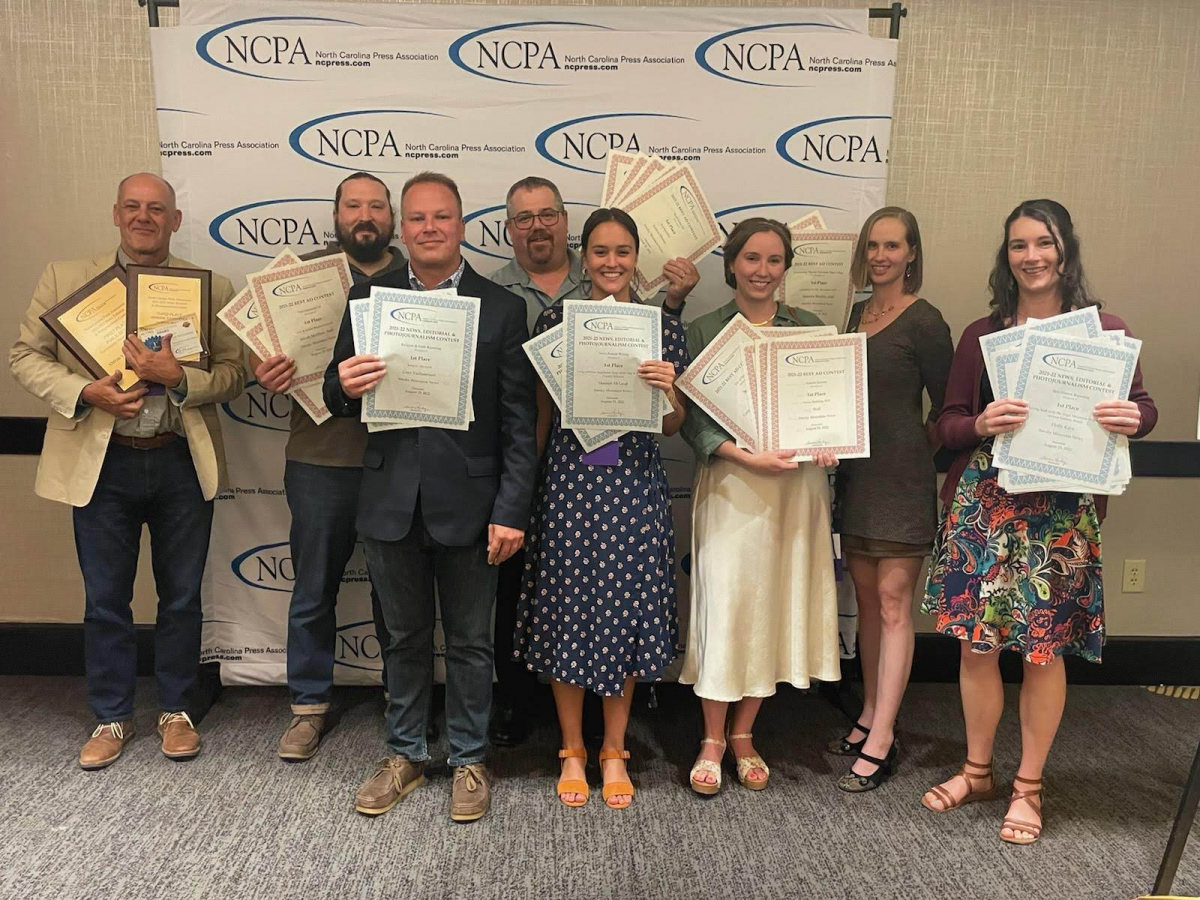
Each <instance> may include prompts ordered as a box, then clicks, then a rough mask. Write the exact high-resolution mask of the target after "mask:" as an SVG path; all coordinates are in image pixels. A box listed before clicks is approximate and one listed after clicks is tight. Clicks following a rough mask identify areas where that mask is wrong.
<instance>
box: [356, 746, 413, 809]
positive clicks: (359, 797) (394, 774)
mask: <svg viewBox="0 0 1200 900" xmlns="http://www.w3.org/2000/svg"><path fill="white" fill-rule="evenodd" d="M424 783H425V763H423V762H412V761H411V760H407V759H405V758H404V757H403V756H388V757H385V758H383V759H381V760H380V761H379V768H378V770H377V771H376V772H375V774H374V775H372V776H371V778H370V779H369V780H368V781H367V783H366V784H364V785H363V786H362V787H360V788H359V789H358V793H357V794H355V795H354V808H355V809H356V810H358V811H359V812H360V813H362V814H363V815H367V816H381V815H383V814H384V813H385V812H387V811H388V810H389V809H391V808H392V807H393V806H395V805H396V804H397V803H399V802H400V800H401V799H402V798H403V797H404V796H405V795H406V794H408V793H409V792H411V791H413V790H415V789H416V788H419V787H420V786H421V785H423V784H424Z"/></svg>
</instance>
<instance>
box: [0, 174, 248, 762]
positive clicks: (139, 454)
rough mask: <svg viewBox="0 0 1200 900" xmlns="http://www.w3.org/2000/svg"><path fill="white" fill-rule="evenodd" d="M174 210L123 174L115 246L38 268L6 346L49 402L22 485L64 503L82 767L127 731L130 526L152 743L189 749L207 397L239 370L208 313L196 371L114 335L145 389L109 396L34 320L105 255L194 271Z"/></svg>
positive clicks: (18, 369) (205, 526)
mask: <svg viewBox="0 0 1200 900" xmlns="http://www.w3.org/2000/svg"><path fill="white" fill-rule="evenodd" d="M182 220H183V214H182V213H181V212H180V211H179V210H178V209H177V208H176V206H175V191H174V189H173V188H172V187H171V185H169V184H168V183H167V182H166V181H164V180H163V179H161V178H159V177H158V176H157V175H150V174H147V173H139V174H137V175H130V176H129V177H128V178H126V179H125V180H123V181H122V182H121V183H120V186H119V187H118V189H117V202H116V203H115V204H114V205H113V224H114V225H116V226H117V227H118V228H119V229H120V233H121V243H120V246H119V247H118V248H117V250H116V252H115V253H114V252H111V251H110V252H108V253H105V254H102V255H101V256H98V257H96V258H95V259H83V260H75V261H72V262H55V263H51V264H50V265H48V266H47V267H46V270H45V272H43V273H42V278H41V281H40V282H39V283H38V286H37V289H36V290H35V291H34V294H33V302H32V303H30V305H29V310H28V312H27V313H26V315H25V319H24V321H23V322H22V323H21V331H20V336H19V337H18V339H17V343H16V344H15V345H14V346H13V349H12V353H11V354H10V355H9V365H10V366H11V368H12V374H13V377H14V378H15V379H16V380H17V382H18V383H19V384H20V385H21V386H22V387H24V388H25V389H26V390H27V391H29V392H30V393H31V394H33V395H34V396H35V397H38V398H39V399H41V400H44V401H46V402H47V403H48V404H49V405H50V408H51V411H50V414H49V417H48V420H47V422H46V441H45V444H44V446H43V448H42V456H41V460H40V463H39V465H38V473H37V481H36V483H35V485H34V490H36V491H37V493H38V494H39V495H40V496H42V497H45V498H47V499H49V500H57V501H59V502H62V503H69V504H71V506H73V507H74V510H73V514H74V526H75V547H76V552H77V554H78V557H79V567H80V569H81V570H82V572H83V583H84V590H85V593H86V605H85V612H84V638H85V646H84V661H85V668H86V675H87V694H88V703H89V704H90V706H91V708H92V712H93V713H94V714H95V716H96V719H97V727H96V729H95V731H93V732H92V736H91V738H90V739H89V740H88V741H87V743H85V744H84V746H83V749H82V751H81V752H80V754H79V764H80V765H81V766H82V767H83V768H85V769H99V768H102V767H104V766H107V765H109V764H110V763H112V762H113V761H115V760H116V759H117V757H118V756H120V755H121V751H122V749H123V748H124V746H125V744H126V743H127V742H128V741H129V739H130V738H131V737H132V736H133V693H134V684H135V675H136V671H137V647H136V643H135V634H134V625H133V616H132V612H131V609H130V604H131V603H132V600H133V582H134V576H135V574H136V572H137V558H138V549H139V545H140V542H141V533H142V526H143V525H146V526H148V527H149V529H150V539H151V550H152V553H153V567H154V579H155V583H156V585H157V588H158V598H159V600H158V620H157V625H156V630H155V660H154V668H155V676H156V679H157V682H158V695H159V706H160V709H161V710H162V712H161V714H160V715H159V718H158V731H159V734H160V735H161V736H162V749H163V753H165V754H166V755H167V756H169V757H171V758H173V759H185V758H189V757H193V756H195V755H197V754H198V753H199V752H200V737H199V735H198V734H197V733H196V730H195V727H194V725H193V724H192V720H191V718H190V717H189V715H188V712H187V701H188V697H189V694H190V691H191V689H192V687H193V686H194V684H195V681H196V677H197V674H198V670H199V663H200V628H201V610H200V579H201V576H202V575H203V572H204V564H205V559H206V557H207V555H208V540H209V532H210V531H211V528H212V510H213V497H214V496H215V495H216V492H217V485H218V483H219V482H220V481H221V480H222V477H223V475H224V467H225V458H224V451H223V448H222V445H221V429H220V425H219V424H218V421H217V409H216V405H217V404H218V403H223V402H226V401H229V400H232V399H234V398H235V397H237V396H238V395H239V394H241V392H242V388H243V386H244V383H245V375H244V372H243V369H242V362H241V350H240V346H239V344H238V341H237V338H236V337H234V335H233V334H232V333H231V332H230V331H229V330H228V329H227V328H225V327H224V326H223V325H222V324H220V323H219V322H217V323H215V327H214V330H213V331H212V333H211V335H210V339H209V350H210V352H211V360H210V367H209V371H207V372H205V371H202V370H200V369H197V368H192V367H183V366H180V364H179V362H178V361H177V360H176V359H175V356H174V354H173V353H172V352H171V339H170V336H166V337H164V339H163V342H162V348H161V349H160V350H151V349H149V348H148V347H146V346H145V345H144V344H142V343H141V342H139V341H137V340H135V339H134V338H132V337H130V338H128V339H126V342H125V348H124V350H125V357H126V360H127V362H128V366H129V368H130V369H132V370H133V371H134V372H135V373H136V374H137V375H138V376H139V377H140V378H141V379H142V380H143V381H145V382H147V383H148V384H149V385H150V387H149V388H148V389H147V388H146V387H140V388H136V389H132V390H129V391H125V392H122V391H121V390H120V389H119V388H118V387H117V383H118V381H119V380H120V373H116V372H114V373H112V374H110V375H109V376H107V377H105V378H100V379H93V378H92V377H91V375H89V374H88V373H87V370H86V369H84V367H83V366H82V365H80V364H79V362H78V361H77V360H76V359H75V358H74V357H73V356H72V355H71V354H70V353H69V352H68V351H67V349H66V348H65V347H63V346H60V345H59V343H58V342H57V341H56V340H55V338H54V336H53V334H51V332H50V331H49V330H48V329H47V328H46V327H45V326H44V325H43V324H42V323H41V321H40V320H39V318H38V316H39V315H40V314H41V313H42V312H44V311H45V310H47V309H49V308H50V307H52V306H54V305H55V304H56V303H58V302H59V301H61V300H63V299H65V298H66V297H68V296H69V295H70V294H71V293H72V292H74V291H75V290H77V289H78V288H80V287H82V286H83V285H84V284H86V283H87V282H88V281H90V280H91V279H92V278H94V277H95V276H96V275H98V274H99V273H100V272H102V271H104V270H105V269H107V268H108V267H109V266H111V265H112V264H113V263H114V262H115V263H119V264H120V265H122V266H126V265H146V266H173V267H182V268H194V267H193V266H192V264H191V263H189V262H187V261H185V260H182V259H179V258H178V257H175V256H172V255H171V253H170V248H171V235H172V234H174V233H175V232H176V231H177V230H178V229H179V225H180V223H181V222H182ZM232 296H233V288H232V286H231V285H230V283H229V280H228V279H227V278H224V277H222V276H220V275H216V274H214V275H213V278H212V308H213V309H220V308H221V307H223V306H224V305H225V304H226V303H228V302H229V300H230V298H231V297H232Z"/></svg>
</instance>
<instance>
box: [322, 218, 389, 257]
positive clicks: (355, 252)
mask: <svg viewBox="0 0 1200 900" xmlns="http://www.w3.org/2000/svg"><path fill="white" fill-rule="evenodd" d="M333 233H334V236H335V237H336V238H337V242H338V246H340V247H341V248H342V250H344V251H345V252H346V255H347V256H349V257H350V258H351V259H353V260H355V261H356V262H365V263H373V262H378V261H379V260H380V258H381V257H382V256H383V254H384V252H385V251H386V250H387V248H388V244H389V243H390V242H391V239H392V236H391V235H390V234H384V233H383V232H381V231H380V230H379V229H378V228H376V227H375V224H374V223H373V222H363V223H360V224H359V225H356V226H355V227H354V230H353V231H347V230H346V229H344V228H343V227H342V226H341V225H340V224H339V223H337V222H334V223H333Z"/></svg>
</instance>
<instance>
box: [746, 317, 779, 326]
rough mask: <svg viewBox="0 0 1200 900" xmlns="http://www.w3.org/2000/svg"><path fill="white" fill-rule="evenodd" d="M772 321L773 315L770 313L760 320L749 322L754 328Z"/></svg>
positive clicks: (773, 319)
mask: <svg viewBox="0 0 1200 900" xmlns="http://www.w3.org/2000/svg"><path fill="white" fill-rule="evenodd" d="M774 321H775V316H773V315H772V316H770V317H768V318H766V319H763V320H762V321H761V322H751V323H750V324H751V325H753V326H754V327H755V328H762V327H763V326H764V325H770V324H771V323H772V322H774Z"/></svg>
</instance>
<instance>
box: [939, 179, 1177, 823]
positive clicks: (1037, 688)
mask: <svg viewBox="0 0 1200 900" xmlns="http://www.w3.org/2000/svg"><path fill="white" fill-rule="evenodd" d="M989 286H990V288H991V292H992V303H991V307H992V313H991V315H990V316H988V317H987V318H983V319H980V320H979V321H977V322H974V323H972V324H971V325H970V326H968V327H967V329H966V331H964V332H963V335H962V339H961V340H960V341H959V342H958V349H957V351H956V352H955V354H954V362H953V364H952V365H951V368H950V383H949V385H948V386H947V388H946V401H945V404H944V406H943V407H942V414H941V417H940V418H939V419H938V434H939V436H940V437H941V440H942V443H943V444H944V445H945V446H946V447H948V448H950V449H952V450H958V451H959V454H958V457H957V459H955V461H954V464H953V465H952V466H951V467H950V471H949V473H948V474H947V476H946V481H945V484H944V486H943V488H942V492H941V499H942V501H943V503H944V507H943V511H942V521H941V525H940V528H939V532H938V536H937V538H936V539H935V542H934V548H933V561H932V564H931V566H930V571H929V582H928V584H927V586H926V591H925V602H924V604H923V606H922V609H923V611H925V612H929V613H935V614H936V615H937V629H938V631H940V632H941V633H943V634H948V635H951V636H953V637H956V638H958V639H959V640H960V641H961V642H962V643H961V665H960V667H959V687H960V691H961V694H962V702H963V717H964V719H965V720H966V730H967V762H966V763H965V764H964V765H963V767H962V768H961V769H959V771H958V772H957V773H956V774H955V775H953V776H951V777H950V778H949V779H948V780H947V781H945V782H943V783H942V784H940V785H938V786H936V787H934V788H932V789H930V790H929V791H928V792H926V794H925V795H924V796H923V797H922V798H921V802H922V804H924V806H925V807H926V808H928V809H931V810H933V811H934V812H946V811H949V810H952V809H956V808H958V807H959V806H961V805H963V804H964V803H969V802H971V801H974V800H984V799H989V798H991V797H993V796H995V795H996V793H997V790H996V783H995V779H994V776H993V774H992V763H991V760H992V745H993V742H994V740H995V736H996V726H997V725H998V724H999V722H1000V714H1001V713H1002V712H1003V709H1004V689H1003V685H1002V683H1001V680H1000V667H999V658H998V657H999V654H998V653H996V652H995V651H997V650H999V649H1002V648H1008V649H1012V650H1016V651H1017V652H1019V653H1020V654H1021V656H1022V659H1023V661H1024V665H1023V670H1024V681H1023V683H1022V685H1021V699H1020V713H1021V763H1020V767H1019V769H1018V770H1017V776H1016V778H1015V779H1014V784H1013V792H1012V795H1011V798H1010V802H1009V808H1008V814H1007V815H1006V817H1005V819H1004V823H1003V825H1002V827H1001V829H1000V837H1001V839H1002V840H1004V841H1008V842H1009V843H1016V844H1030V843H1033V842H1034V841H1036V840H1037V839H1038V836H1039V835H1040V834H1041V830H1042V814H1041V795H1042V788H1041V784H1042V781H1041V779H1042V768H1043V766H1044V765H1045V762H1046V757H1047V755H1048V754H1049V752H1050V745H1051V743H1052V742H1053V741H1054V734H1055V732H1056V731H1057V730H1058V724H1059V720H1060V719H1061V718H1062V711H1063V705H1064V702H1065V700H1066V690H1067V682H1066V674H1065V670H1064V667H1063V660H1062V656H1063V654H1064V653H1073V654H1076V655H1078V656H1082V657H1083V658H1084V659H1087V660H1090V661H1092V662H1099V661H1100V651H1101V646H1102V645H1103V643H1104V611H1103V598H1104V590H1103V584H1102V582H1101V568H1100V521H1101V520H1102V519H1103V518H1104V511H1105V498H1104V497H1096V498H1093V497H1092V495H1091V494H1076V493H1057V492H1043V493H1028V494H1009V493H1008V492H1007V491H1005V490H1004V489H1002V488H1001V487H1000V486H999V485H998V484H997V472H996V468H995V466H994V465H993V464H992V441H993V439H994V438H995V436H996V435H998V434H1003V433H1004V432H1007V431H1014V430H1016V429H1017V428H1019V427H1020V426H1021V425H1022V423H1023V422H1024V421H1025V417H1026V414H1027V411H1028V405H1027V404H1026V403H1025V401H1022V400H1013V399H1009V398H1005V397H1001V398H993V397H992V392H991V385H990V383H989V381H988V379H987V375H986V373H985V369H984V362H983V352H982V350H981V349H980V346H979V338H980V336H981V335H984V334H988V333H990V332H993V331H1000V330H1002V329H1005V328H1009V327H1011V326H1013V325H1020V324H1022V323H1024V322H1025V321H1026V320H1027V319H1044V318H1047V317H1049V316H1053V315H1057V314H1059V313H1063V312H1068V311H1070V310H1072V309H1078V308H1080V307H1084V306H1098V305H1099V304H1098V303H1097V302H1096V301H1095V300H1094V299H1092V297H1091V294H1090V292H1089V290H1088V288H1087V286H1086V283H1085V281H1084V276H1083V266H1082V265H1081V263H1080V258H1079V239H1078V238H1077V237H1076V235H1075V229H1074V226H1073V224H1072V222H1071V216H1070V214H1069V213H1068V212H1067V211H1066V209H1064V208H1063V207H1062V206H1061V205H1060V204H1058V203H1056V202H1054V201H1053V200H1027V201H1025V202H1024V203H1022V204H1021V205H1020V206H1018V207H1017V208H1016V209H1014V210H1013V211H1012V213H1010V214H1009V216H1008V219H1007V220H1006V221H1005V223H1004V243H1003V244H1001V245H1000V249H999V252H998V253H997V255H996V265H995V268H994V269H993V270H992V274H991V278H990V279H989ZM1100 321H1101V323H1102V325H1103V327H1104V329H1105V330H1115V329H1120V330H1123V331H1125V332H1126V333H1127V334H1128V333H1129V329H1128V328H1126V326H1125V323H1124V322H1123V321H1121V319H1119V318H1118V317H1116V316H1113V315H1107V314H1101V316H1100ZM1094 415H1095V418H1096V421H1097V422H1098V423H1099V424H1100V425H1101V427H1103V428H1104V429H1106V430H1107V431H1110V432H1113V433H1115V434H1124V435H1128V436H1130V437H1135V438H1139V437H1142V436H1143V435H1146V434H1148V433H1149V432H1150V430H1151V429H1152V428H1154V424H1155V422H1156V421H1157V420H1158V410H1157V409H1156V408H1155V406H1154V401H1153V400H1151V399H1150V395H1149V394H1147V393H1146V391H1145V389H1144V388H1143V387H1142V373H1141V368H1140V367H1139V368H1138V370H1137V371H1136V373H1135V375H1134V379H1133V387H1132V389H1131V391H1130V395H1129V399H1128V400H1110V401H1106V402H1104V403H1100V404H1097V406H1096V409H1095V412H1094Z"/></svg>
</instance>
